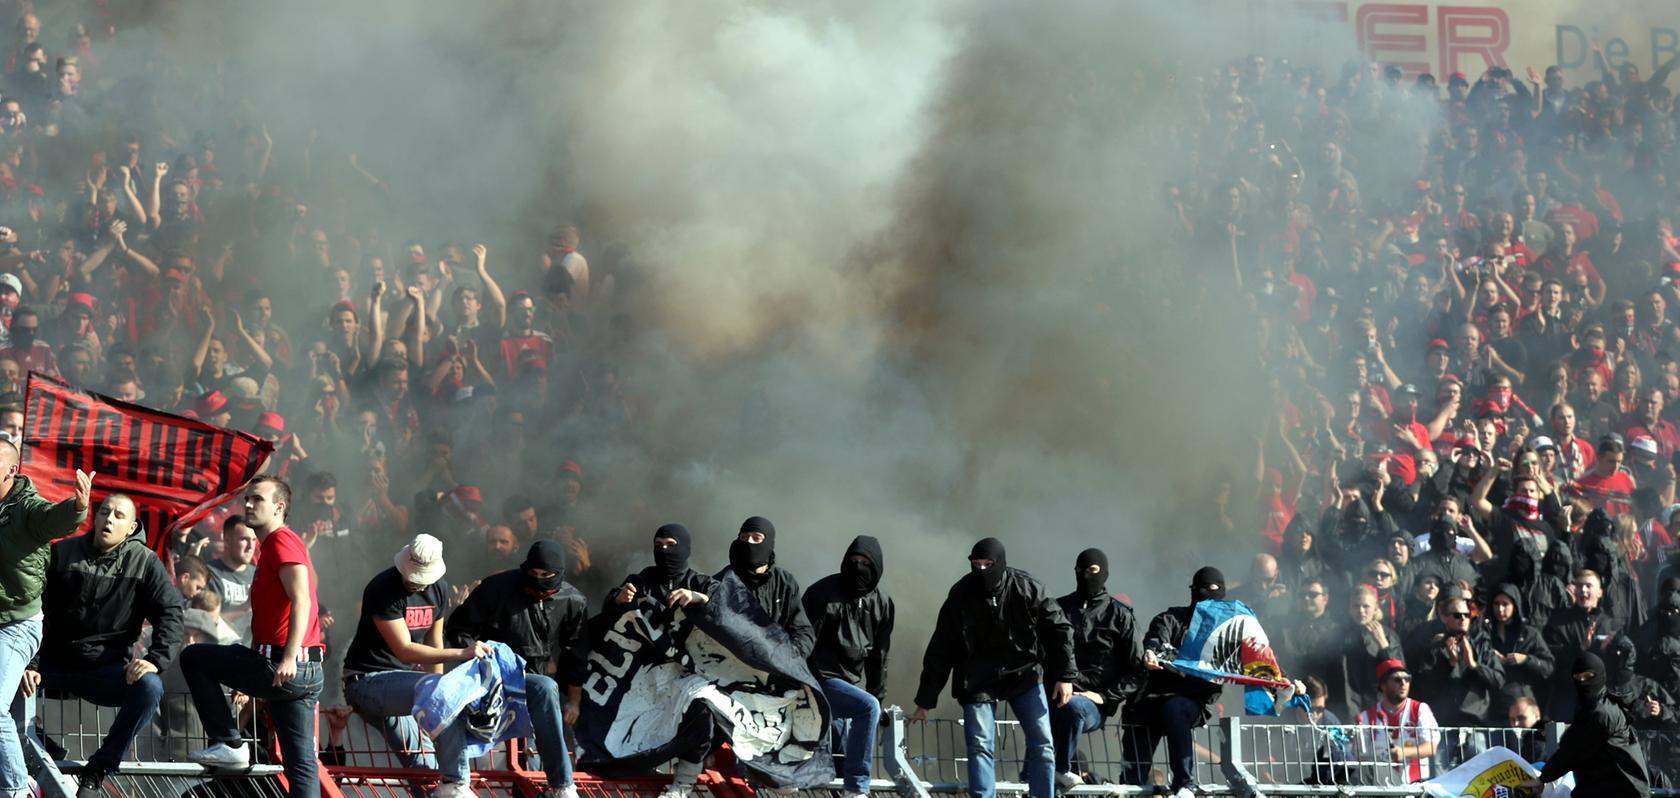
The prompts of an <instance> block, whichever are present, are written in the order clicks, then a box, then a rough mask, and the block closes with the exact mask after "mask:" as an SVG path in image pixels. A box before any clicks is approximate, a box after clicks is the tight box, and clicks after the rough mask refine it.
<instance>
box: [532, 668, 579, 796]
mask: <svg viewBox="0 0 1680 798" xmlns="http://www.w3.org/2000/svg"><path fill="white" fill-rule="evenodd" d="M525 709H526V710H527V711H528V712H530V713H531V729H532V731H534V732H536V735H537V756H538V757H539V758H541V759H542V769H543V773H544V774H546V775H547V776H548V786H550V787H565V786H568V785H570V784H571V783H572V757H571V756H570V755H569V754H568V753H567V752H566V724H565V721H566V716H565V706H564V702H563V701H562V700H561V698H560V685H559V683H557V682H555V681H554V680H553V679H551V678H549V677H547V676H543V675H542V674H537V673H527V674H525Z"/></svg>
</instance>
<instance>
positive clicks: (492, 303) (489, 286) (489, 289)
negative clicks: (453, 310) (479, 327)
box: [473, 244, 507, 330]
mask: <svg viewBox="0 0 1680 798" xmlns="http://www.w3.org/2000/svg"><path fill="white" fill-rule="evenodd" d="M489 253H490V251H489V249H487V248H486V247H485V246H484V245H483V244H474V245H473V257H474V258H476V259H477V260H478V279H479V281H480V282H482V283H484V301H485V302H486V303H487V304H488V305H489V307H490V308H491V317H490V318H491V321H494V322H495V324H494V325H492V326H493V328H494V329H497V330H500V329H502V328H503V327H506V326H507V296H506V295H504V294H503V293H502V287H501V286H500V285H498V284H497V283H496V278H494V277H491V276H490V269H489V267H488V266H487V265H486V264H487V263H488V262H489V261H488V257H489ZM480 321H481V322H482V321H483V320H482V319H481V320H480Z"/></svg>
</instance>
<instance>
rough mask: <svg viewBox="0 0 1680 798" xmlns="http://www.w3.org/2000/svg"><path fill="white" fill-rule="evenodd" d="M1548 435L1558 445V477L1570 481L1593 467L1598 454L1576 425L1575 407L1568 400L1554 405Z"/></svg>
mask: <svg viewBox="0 0 1680 798" xmlns="http://www.w3.org/2000/svg"><path fill="white" fill-rule="evenodd" d="M1550 423H1551V426H1550V427H1548V428H1547V437H1549V438H1551V439H1552V442H1553V443H1554V444H1555V445H1556V446H1557V453H1558V454H1557V458H1558V464H1557V469H1556V471H1557V478H1558V479H1561V480H1563V481H1564V482H1569V481H1571V480H1573V479H1575V478H1576V477H1579V476H1580V475H1582V474H1584V473H1586V472H1587V470H1588V469H1590V468H1592V465H1593V460H1594V459H1595V458H1596V457H1597V456H1598V454H1597V452H1595V451H1594V450H1593V447H1592V444H1589V443H1587V442H1586V440H1585V439H1583V438H1582V437H1581V436H1580V435H1579V434H1578V431H1577V429H1576V427H1575V407H1574V406H1573V405H1571V404H1569V403H1568V402H1559V403H1557V404H1555V405H1552V411H1551V421H1550Z"/></svg>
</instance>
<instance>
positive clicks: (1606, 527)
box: [1577, 510, 1645, 629]
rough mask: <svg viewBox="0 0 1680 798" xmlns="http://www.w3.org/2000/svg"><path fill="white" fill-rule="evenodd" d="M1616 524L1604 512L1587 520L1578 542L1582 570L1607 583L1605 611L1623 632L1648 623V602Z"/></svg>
mask: <svg viewBox="0 0 1680 798" xmlns="http://www.w3.org/2000/svg"><path fill="white" fill-rule="evenodd" d="M1615 535H1616V522H1615V521H1613V520H1611V518H1610V516H1609V515H1608V514H1606V513H1605V512H1604V511H1603V510H1594V511H1593V512H1592V514H1591V515H1589V516H1587V523H1586V526H1585V527H1584V528H1583V529H1582V534H1581V538H1580V540H1579V541H1578V542H1577V548H1578V553H1579V554H1580V559H1581V567H1582V568H1586V569H1587V570H1589V571H1592V572H1594V573H1596V574H1598V576H1599V578H1600V579H1602V580H1603V581H1604V602H1603V603H1604V611H1605V612H1607V613H1609V614H1610V617H1612V618H1615V619H1616V623H1617V624H1618V625H1620V626H1621V628H1623V629H1637V628H1639V627H1640V626H1641V625H1643V624H1644V623H1645V599H1644V597H1643V596H1641V595H1640V594H1639V583H1638V581H1636V580H1635V579H1634V576H1633V572H1632V571H1631V570H1629V568H1628V560H1627V556H1626V555H1625V554H1623V553H1622V547H1621V544H1619V543H1617V542H1616V537H1615Z"/></svg>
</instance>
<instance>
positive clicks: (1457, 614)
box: [1446, 612, 1470, 618]
mask: <svg viewBox="0 0 1680 798" xmlns="http://www.w3.org/2000/svg"><path fill="white" fill-rule="evenodd" d="M1446 617H1448V618H1468V617H1470V613H1468V612H1449V613H1447V615H1446Z"/></svg>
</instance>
